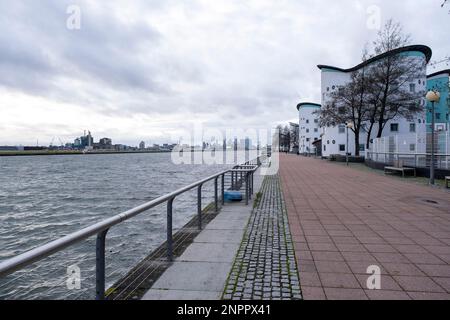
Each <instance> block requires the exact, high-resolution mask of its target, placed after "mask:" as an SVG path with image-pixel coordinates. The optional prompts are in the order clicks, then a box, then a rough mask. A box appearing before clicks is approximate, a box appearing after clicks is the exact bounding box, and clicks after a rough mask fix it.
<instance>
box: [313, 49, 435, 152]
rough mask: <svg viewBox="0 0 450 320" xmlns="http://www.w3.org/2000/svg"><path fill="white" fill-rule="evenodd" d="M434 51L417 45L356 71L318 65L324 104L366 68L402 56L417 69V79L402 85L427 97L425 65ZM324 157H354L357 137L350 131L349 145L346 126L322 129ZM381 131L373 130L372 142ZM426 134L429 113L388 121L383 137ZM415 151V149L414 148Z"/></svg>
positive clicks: (363, 143) (361, 147)
mask: <svg viewBox="0 0 450 320" xmlns="http://www.w3.org/2000/svg"><path fill="white" fill-rule="evenodd" d="M431 54H432V52H431V49H430V48H428V47H427V46H421V45H415V46H408V47H403V48H398V49H395V50H392V51H389V52H386V53H384V54H381V55H379V56H376V57H373V58H371V59H369V60H367V61H365V62H363V63H361V64H359V65H357V66H355V67H353V68H350V69H341V68H337V67H333V66H327V65H319V66H318V68H319V69H320V70H321V93H322V95H321V99H322V105H328V104H329V103H331V100H332V99H331V93H332V92H333V91H335V90H339V87H341V86H344V85H346V84H347V83H349V82H350V81H351V76H352V73H354V72H356V71H359V70H362V69H363V68H370V67H376V64H377V63H378V62H380V61H381V60H382V59H386V58H387V57H389V56H393V55H402V56H404V57H405V61H406V63H408V64H415V65H416V66H417V68H416V70H415V73H416V74H415V76H414V79H413V80H412V81H411V82H408V83H405V84H404V85H403V87H404V88H403V89H404V90H410V91H411V92H419V91H423V93H424V95H423V96H425V92H426V86H427V77H426V65H427V63H428V62H429V60H430V59H431ZM418 103H423V104H425V102H424V100H423V99H422V100H421V101H418ZM321 131H322V155H323V156H324V157H329V156H330V155H345V154H346V152H347V150H348V152H349V153H350V154H352V155H354V151H355V145H354V141H355V137H354V133H353V132H352V131H351V130H348V145H347V128H346V125H345V124H344V123H342V124H337V125H336V126H334V127H326V128H322V130H321ZM362 131H363V132H361V133H360V145H359V146H358V148H359V150H360V154H361V155H364V151H366V140H367V133H366V132H365V131H364V130H362ZM377 131H378V128H377V125H375V127H374V128H373V130H372V136H371V137H370V141H371V142H372V141H373V138H375V135H376V133H377ZM425 131H426V111H425V110H424V111H423V113H421V114H417V115H416V116H415V117H414V119H411V120H407V119H405V118H403V117H397V118H394V119H393V120H391V121H389V122H388V123H387V124H386V126H385V129H384V131H383V136H393V135H416V133H418V132H425ZM411 148H413V146H411Z"/></svg>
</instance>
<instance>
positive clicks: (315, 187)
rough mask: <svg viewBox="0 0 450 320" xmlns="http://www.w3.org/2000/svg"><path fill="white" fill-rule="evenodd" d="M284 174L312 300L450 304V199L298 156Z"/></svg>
mask: <svg viewBox="0 0 450 320" xmlns="http://www.w3.org/2000/svg"><path fill="white" fill-rule="evenodd" d="M280 174H281V179H282V186H283V193H284V196H285V200H286V206H287V211H288V216H289V223H290V229H291V233H292V236H293V239H294V246H295V252H296V256H297V260H298V266H299V271H300V283H301V289H302V293H303V296H304V298H305V299H306V300H308V299H449V298H450V294H449V292H450V193H449V192H447V191H444V190H438V189H432V188H430V187H427V186H420V185H417V184H415V183H410V182H405V181H401V180H399V179H395V178H392V177H385V176H382V175H378V174H375V173H372V172H365V171H361V170H357V169H351V168H347V167H345V166H341V165H338V164H333V163H329V162H326V161H322V160H316V159H312V158H304V157H298V156H292V155H282V156H281V169H280ZM372 265H376V266H379V267H380V269H381V272H382V275H381V290H368V289H367V279H368V277H369V275H368V274H367V268H368V267H369V266H372Z"/></svg>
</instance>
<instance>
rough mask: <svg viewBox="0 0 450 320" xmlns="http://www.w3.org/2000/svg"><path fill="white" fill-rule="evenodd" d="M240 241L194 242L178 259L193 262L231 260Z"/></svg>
mask: <svg viewBox="0 0 450 320" xmlns="http://www.w3.org/2000/svg"><path fill="white" fill-rule="evenodd" d="M238 248H239V243H193V244H191V245H190V246H189V248H187V249H186V251H185V252H184V253H183V254H182V255H181V257H179V258H178V259H177V261H191V262H231V261H233V258H234V256H235V254H236V251H237V249H238Z"/></svg>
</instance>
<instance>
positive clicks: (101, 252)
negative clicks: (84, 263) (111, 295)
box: [95, 229, 108, 300]
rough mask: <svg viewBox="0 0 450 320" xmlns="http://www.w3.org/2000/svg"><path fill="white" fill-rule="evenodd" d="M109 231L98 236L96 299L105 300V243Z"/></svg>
mask: <svg viewBox="0 0 450 320" xmlns="http://www.w3.org/2000/svg"><path fill="white" fill-rule="evenodd" d="M107 233H108V229H107V230H105V231H102V232H100V233H99V234H98V235H97V242H96V245H95V246H96V250H95V253H96V254H95V291H96V293H95V299H96V300H105V243H106V234H107Z"/></svg>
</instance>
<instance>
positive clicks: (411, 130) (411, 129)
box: [409, 123, 416, 132]
mask: <svg viewBox="0 0 450 320" xmlns="http://www.w3.org/2000/svg"><path fill="white" fill-rule="evenodd" d="M409 132H416V124H415V123H410V124H409Z"/></svg>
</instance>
